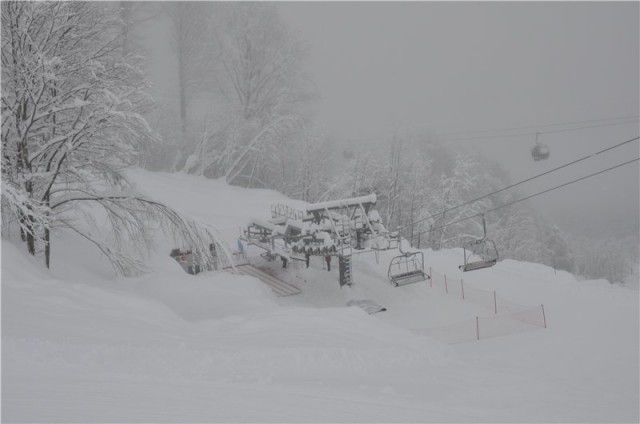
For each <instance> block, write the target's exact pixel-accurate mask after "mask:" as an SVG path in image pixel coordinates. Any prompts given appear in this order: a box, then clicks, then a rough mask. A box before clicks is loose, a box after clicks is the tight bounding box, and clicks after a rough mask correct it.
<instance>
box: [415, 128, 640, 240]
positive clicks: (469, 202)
mask: <svg viewBox="0 0 640 424" xmlns="http://www.w3.org/2000/svg"><path fill="white" fill-rule="evenodd" d="M638 139H640V137H634V138H631V139H629V140H626V141H623V142H622V143H618V144H616V145H614V146H611V147H607V148H606V149H603V150H600V151H598V152H595V153H592V154H590V155H587V156H584V157H582V158H580V159H576V160H574V161H572V162H569V163H565V164H564V165H561V166H558V167H556V168H553V169H550V170H549V171H545V172H543V173H541V174H538V175H534V176H533V177H529V178H527V179H525V180H522V181H519V182H517V183H515V184H511V185H508V186H506V187H503V188H501V189H499V190H496V191H493V192H491V193H488V194H485V195H483V196H480V197H476V198H475V199H472V200H469V201H467V202H464V203H461V204H459V205H457V206H453V207H450V208H447V209H445V210H443V211H440V212H438V213H435V214H433V215H430V216H427V217H426V218H421V219H419V220H417V221H414V222H413V223H410V224H407V225H405V227H406V226H409V225H415V224H418V223H420V222H422V221H426V220H427V219H431V218H434V217H436V216H438V215H442V214H444V213H447V212H450V211H452V210H456V209H459V208H461V207H463V206H467V205H469V204H471V203H475V202H477V201H479V200H482V199H485V198H487V197H490V196H493V195H494V194H498V193H500V192H503V191H505V190H509V189H511V188H514V187H517V186H519V185H521V184H524V183H528V182H529V181H532V180H535V179H536V178H540V177H543V176H545V175H548V174H551V173H552V172H556V171H558V170H560V169H563V168H566V167H568V166H571V165H575V164H576V163H578V162H582V161H584V160H587V159H589V158H592V157H594V156H597V155H600V154H602V153H605V152H608V151H609V150H613V149H617V148H618V147H621V146H624V145H625V144H629V143H632V142H634V141H636V140H638Z"/></svg>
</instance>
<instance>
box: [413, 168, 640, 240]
mask: <svg viewBox="0 0 640 424" xmlns="http://www.w3.org/2000/svg"><path fill="white" fill-rule="evenodd" d="M638 161H640V158H635V159H631V160H629V161H627V162H623V163H620V164H618V165H615V166H612V167H610V168H607V169H603V170H602V171H598V172H594V173H593V174H589V175H586V176H584V177H580V178H577V179H575V180H572V181H569V182H567V183H564V184H560V185H558V186H555V187H552V188H549V189H547V190H544V191H540V192H538V193H534V194H531V195H529V196H526V197H523V198H522V199H518V200H514V201H513V202H509V203H506V204H504V205H500V206H497V207H495V208H492V209H488V210H486V211H484V212H480V213H477V214H475V215H471V216H467V217H464V218H460V219H457V220H455V221H451V222H449V223H447V224H445V225H441V226H439V227H435V228H430V229H428V230H425V231H421V232H419V233H416V234H415V235H419V234H424V233H430V232H432V231H436V230H440V229H443V228H446V227H449V226H451V225H454V224H458V223H460V222H464V221H467V220H469V219H473V218H478V217H480V216H482V215H484V214H487V213H490V212H493V211H496V210H498V209H502V208H506V207H507V206H511V205H514V204H516V203H519V202H524V201H525V200H529V199H531V198H533V197H536V196H540V195H542V194H545V193H549V192H550V191H554V190H557V189H559V188H562V187H566V186H568V185H570V184H574V183H577V182H579V181H582V180H586V179H587V178H591V177H595V176H596V175H600V174H604V173H605V172H609V171H612V170H614V169H616V168H620V167H623V166H625V165H629V164H631V163H634V162H638Z"/></svg>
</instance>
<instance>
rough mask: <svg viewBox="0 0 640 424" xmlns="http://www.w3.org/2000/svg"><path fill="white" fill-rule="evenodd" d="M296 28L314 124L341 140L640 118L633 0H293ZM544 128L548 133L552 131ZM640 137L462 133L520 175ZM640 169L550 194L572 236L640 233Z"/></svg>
mask: <svg viewBox="0 0 640 424" xmlns="http://www.w3.org/2000/svg"><path fill="white" fill-rule="evenodd" d="M279 6H280V10H281V13H282V15H283V17H284V18H285V19H286V20H287V21H288V23H289V24H290V25H291V26H292V27H294V28H295V29H297V30H298V31H299V33H300V37H301V38H302V39H304V40H306V41H307V42H308V45H309V57H308V71H309V74H310V76H311V78H312V79H313V81H314V82H315V84H316V87H317V90H318V93H319V94H320V96H321V99H320V100H319V101H318V102H317V105H316V109H317V113H318V115H317V116H318V118H319V119H320V121H321V122H322V123H323V124H324V126H325V127H326V128H327V130H328V131H329V132H330V133H332V134H334V135H335V136H336V137H337V138H339V139H356V142H357V144H364V143H366V140H371V139H373V140H380V139H385V138H387V137H388V136H389V135H390V134H391V132H392V130H393V129H394V128H402V129H403V130H406V131H408V132H410V133H426V132H428V133H431V134H436V135H440V136H441V137H445V138H446V137H447V135H448V134H451V133H454V132H458V131H471V130H473V131H476V130H485V129H496V128H509V127H535V126H544V125H549V124H556V123H564V122H576V121H589V120H600V119H609V118H618V117H628V116H636V117H637V116H638V115H639V113H640V111H639V103H640V100H639V92H640V87H639V74H640V71H639V63H640V56H639V52H640V45H639V44H640V43H639V31H640V30H639V12H640V10H639V3H637V2H617V3H615V2H606V3H605V2H603V3H595V2H562V3H542V2H497V3H493V2H491V3H489V2H471V3H468V2H402V3H400V2H348V3H345V2H292V3H281V4H280V5H279ZM542 130H544V129H542ZM636 135H638V123H637V122H633V123H631V124H626V125H621V126H615V127H599V128H591V129H583V130H581V131H576V132H564V133H555V134H547V135H543V137H542V140H543V141H544V142H545V143H547V144H548V145H549V146H550V147H551V149H552V157H551V159H550V160H549V161H545V162H542V163H534V162H533V161H531V158H530V156H529V149H530V148H531V146H532V145H533V144H534V136H533V135H529V136H514V137H503V138H496V139H476V140H466V141H459V142H457V143H462V144H463V145H465V146H469V147H470V148H478V149H480V150H481V151H483V152H484V153H485V154H486V155H488V156H490V157H492V158H493V159H494V160H496V161H498V162H500V163H501V164H503V165H504V166H505V167H506V168H507V169H508V170H509V171H510V173H511V174H512V177H513V178H514V180H518V179H522V178H525V177H528V176H531V175H534V174H537V173H540V172H543V171H545V170H547V169H550V168H552V167H555V166H558V165H561V164H564V163H566V162H570V161H572V160H574V159H576V158H578V157H581V156H584V155H586V154H589V153H592V152H595V151H598V150H600V149H602V148H605V147H608V146H611V145H613V144H616V143H618V142H621V141H624V140H626V139H629V138H632V137H634V136H636ZM638 150H639V149H638V143H637V142H636V143H633V144H632V145H628V146H626V147H625V148H621V149H618V150H616V151H615V152H612V153H611V154H609V155H601V156H598V157H597V158H594V159H593V160H591V161H589V162H585V163H584V164H582V166H580V167H575V168H572V169H570V170H567V172H564V173H558V174H557V175H554V176H553V178H549V179H547V180H541V181H538V182H536V184H533V185H531V186H526V187H523V188H522V191H523V192H524V193H526V194H528V193H532V192H534V191H539V190H541V189H544V188H547V187H551V186H553V185H556V184H559V183H563V182H566V181H568V180H570V179H573V178H577V177H579V176H583V175H586V174H588V173H591V172H595V171H597V170H600V169H604V168H606V167H608V166H612V165H615V164H617V163H620V162H621V161H624V160H626V159H629V158H632V157H634V156H635V157H638V153H639V152H638ZM638 185H639V183H638V166H637V164H636V165H631V166H628V167H626V168H624V169H620V170H616V171H613V172H611V173H609V174H607V175H603V176H602V177H595V178H594V179H592V180H589V181H586V182H583V183H578V184H576V185H574V186H571V187H568V188H566V189H563V190H558V191H556V192H554V193H550V194H548V195H544V196H541V197H540V198H539V199H537V200H536V202H535V204H536V206H538V207H539V208H540V209H541V210H543V211H544V212H546V213H547V214H548V215H549V216H550V217H552V218H553V219H556V220H557V221H558V222H559V223H560V224H562V225H563V226H564V227H566V228H567V229H569V230H573V231H580V232H584V231H588V232H589V233H591V234H593V235H598V236H606V235H623V234H631V233H634V234H638V230H639V228H638V214H639V202H640V201H639V199H638V191H639V189H638Z"/></svg>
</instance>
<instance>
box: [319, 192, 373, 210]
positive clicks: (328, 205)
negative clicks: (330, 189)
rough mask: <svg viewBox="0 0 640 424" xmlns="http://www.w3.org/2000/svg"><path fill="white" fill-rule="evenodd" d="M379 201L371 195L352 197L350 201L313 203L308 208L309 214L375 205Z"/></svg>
mask: <svg viewBox="0 0 640 424" xmlns="http://www.w3.org/2000/svg"><path fill="white" fill-rule="evenodd" d="M376 200H377V197H376V194H375V193H371V194H369V195H368V196H360V197H352V198H350V199H339V200H330V201H327V202H320V203H312V204H310V205H309V206H307V212H313V211H319V210H325V209H337V208H343V207H349V206H357V205H359V204H363V205H364V204H367V203H375V202H376Z"/></svg>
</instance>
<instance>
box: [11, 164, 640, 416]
mask: <svg viewBox="0 0 640 424" xmlns="http://www.w3.org/2000/svg"><path fill="white" fill-rule="evenodd" d="M130 175H131V178H132V179H134V180H135V181H137V183H138V185H139V188H140V190H142V191H143V192H145V193H147V194H148V195H150V196H151V197H154V198H157V199H159V200H161V201H164V202H166V203H169V204H170V205H172V206H174V207H175V208H177V209H179V210H181V211H182V212H184V213H187V214H189V215H191V216H193V217H196V218H198V219H201V220H203V221H205V222H208V223H210V224H212V225H214V226H216V227H217V228H218V229H219V230H220V232H221V233H222V234H223V235H224V237H225V239H227V241H228V243H229V245H230V248H231V249H232V248H233V247H234V246H235V240H236V238H237V236H238V231H239V227H241V226H243V225H245V224H246V223H247V222H248V220H249V219H250V218H258V219H266V218H269V213H270V209H269V208H270V205H271V204H273V203H286V204H288V205H290V206H294V207H301V206H302V203H301V202H296V201H291V200H289V199H286V198H285V197H284V196H282V195H280V194H278V193H275V192H273V191H267V190H244V189H240V188H237V187H229V186H227V185H225V184H224V183H222V182H220V181H211V180H205V179H201V178H197V177H192V176H187V175H182V174H162V173H149V172H144V171H140V170H136V171H134V172H131V174H130ZM54 243H56V246H57V248H56V249H54V257H53V262H52V264H53V265H52V270H51V271H47V270H45V269H43V267H42V266H41V264H40V263H39V262H37V261H36V260H34V259H33V258H30V257H28V256H26V255H25V254H24V253H23V251H22V249H21V247H18V246H17V245H15V244H14V243H13V242H12V241H10V240H3V241H2V419H3V420H4V421H11V422H16V421H18V422H19V421H22V422H35V421H46V422H220V421H222V422H231V421H232V422H239V421H253V422H256V421H257V422H426V421H436V422H478V421H484V422H495V421H509V422H522V421H529V422H541V421H544V422H550V421H554V422H559V421H561V422H576V421H577V422H637V421H638V420H639V416H638V408H639V405H638V395H639V388H638V373H639V369H638V292H637V291H634V290H629V289H625V288H622V287H617V286H611V285H609V284H608V283H607V282H605V281H580V282H579V281H576V279H575V278H574V277H573V276H571V275H569V274H567V273H564V272H558V273H557V274H556V273H554V271H553V270H552V269H550V268H547V267H544V266H541V265H537V264H530V263H521V262H515V261H509V260H507V261H502V262H500V263H499V264H498V265H497V266H495V267H493V268H491V269H486V270H482V271H477V272H472V273H465V274H464V275H462V273H460V271H459V270H458V269H457V266H458V265H459V259H460V258H459V256H460V252H459V251H457V250H451V251H440V252H433V251H429V250H427V251H425V256H426V260H427V265H428V266H430V267H432V269H433V272H434V275H436V273H437V275H438V276H442V275H445V274H446V275H447V278H448V281H449V283H450V284H451V285H452V286H451V287H452V290H451V292H450V293H449V294H447V293H446V292H444V291H443V290H441V289H439V287H435V286H434V287H430V284H429V283H428V282H425V283H418V284H413V285H410V286H405V287H399V288H393V287H392V286H391V285H390V284H389V283H388V282H387V281H386V267H387V265H388V263H389V260H390V259H391V257H392V256H393V252H384V253H383V254H381V255H380V257H379V258H378V261H376V258H375V257H374V256H365V255H362V256H361V257H359V258H358V259H357V260H356V261H355V263H354V280H355V284H354V286H353V287H347V288H343V289H340V287H339V285H338V282H337V271H336V270H335V269H334V267H332V270H331V271H326V270H325V269H323V264H322V263H321V261H320V260H319V259H317V258H312V263H311V267H310V268H309V269H306V268H305V267H303V266H300V264H297V263H296V264H293V265H292V266H291V267H290V268H289V269H288V270H286V271H283V270H282V269H280V268H279V264H276V263H266V262H265V263H262V264H261V265H264V266H268V267H271V271H272V272H274V273H275V272H277V273H279V275H280V277H281V278H283V279H285V280H287V281H288V282H290V283H291V284H294V285H296V286H297V287H299V288H300V289H301V290H302V293H301V294H299V295H296V296H290V297H284V298H278V297H276V296H275V295H274V293H273V292H271V291H270V289H269V288H268V287H267V286H265V285H264V284H262V283H261V282H259V281H258V280H256V279H254V278H251V277H247V276H237V275H232V274H230V273H227V272H218V273H214V272H211V273H204V274H200V275H196V276H193V275H188V274H186V273H184V272H183V271H182V269H181V268H180V267H179V265H178V264H177V263H175V261H173V260H172V259H171V258H169V257H168V252H166V251H165V250H166V246H163V245H160V246H159V248H158V250H157V252H155V253H154V254H153V255H152V257H151V258H150V259H149V262H150V264H153V266H154V271H153V272H152V273H150V274H148V275H145V276H142V277H139V278H133V279H125V278H115V277H114V276H113V275H112V272H111V270H110V268H109V265H108V264H107V263H105V261H104V259H103V258H101V257H100V256H99V255H98V254H97V252H95V251H94V250H93V249H92V248H91V247H90V246H87V245H85V244H84V243H83V242H82V240H80V239H78V238H76V237H73V236H71V235H69V234H59V235H57V237H56V238H55V239H54ZM258 261H259V260H258ZM258 263H259V262H258ZM461 278H464V285H465V286H466V287H467V290H468V292H467V295H468V296H469V293H472V292H473V290H477V291H478V292H479V293H480V292H481V291H483V290H484V291H486V292H488V293H491V292H493V291H494V290H495V291H496V293H498V294H499V296H500V298H501V299H506V300H507V301H508V302H512V303H513V304H519V305H527V306H538V305H541V304H544V308H545V312H546V319H547V322H548V328H547V329H543V328H538V329H535V330H534V331H526V332H511V333H509V332H505V335H503V336H502V337H494V338H488V339H486V340H480V341H473V342H468V343H460V344H454V345H448V344H445V343H443V342H441V341H438V340H435V339H432V338H430V337H428V336H426V335H425V334H427V333H425V332H424V331H423V330H424V329H428V328H434V327H439V328H447V327H443V326H447V325H450V324H455V323H459V322H467V321H468V320H473V319H475V317H476V316H479V317H487V319H488V317H491V316H492V315H493V314H494V311H493V310H492V309H491V308H487V307H486V305H483V304H481V303H474V302H471V301H469V299H468V298H467V299H466V300H462V299H461V298H460V297H459V296H456V295H455V294H454V293H453V292H454V291H455V290H453V285H454V284H455V285H457V284H459V283H460V279H461ZM434 282H437V280H436V279H434ZM456 287H457V286H456ZM353 299H369V300H372V301H375V302H377V303H379V304H381V305H383V306H385V307H386V308H387V309H388V310H387V311H386V312H382V313H378V314H375V315H368V314H367V313H366V312H365V311H363V310H362V309H360V308H357V307H347V306H346V304H347V302H348V301H349V300H353Z"/></svg>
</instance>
